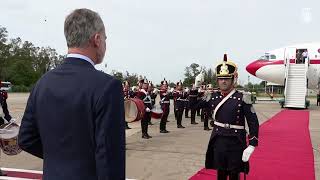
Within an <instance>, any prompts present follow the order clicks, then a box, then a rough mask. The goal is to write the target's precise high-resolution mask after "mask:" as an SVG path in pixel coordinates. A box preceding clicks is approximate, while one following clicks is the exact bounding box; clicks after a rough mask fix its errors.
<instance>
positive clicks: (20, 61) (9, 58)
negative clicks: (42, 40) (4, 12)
mask: <svg viewBox="0 0 320 180" xmlns="http://www.w3.org/2000/svg"><path fill="white" fill-rule="evenodd" d="M64 57H65V56H63V55H59V54H58V53H57V51H56V50H55V49H53V48H51V47H38V46H35V45H34V44H33V43H32V42H29V41H23V40H22V39H21V38H20V37H17V38H12V39H8V31H7V29H6V28H5V27H2V26H0V80H1V81H9V82H11V83H12V84H13V87H12V90H13V91H29V90H30V89H31V88H32V86H33V85H34V84H35V83H36V81H37V80H38V79H39V78H40V77H41V76H42V75H43V74H44V73H46V72H48V71H49V70H51V69H53V68H55V67H57V66H58V65H59V64H61V63H62V61H63V59H64Z"/></svg>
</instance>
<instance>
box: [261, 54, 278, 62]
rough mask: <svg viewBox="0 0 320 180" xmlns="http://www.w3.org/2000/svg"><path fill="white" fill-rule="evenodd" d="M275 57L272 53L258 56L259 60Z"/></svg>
mask: <svg viewBox="0 0 320 180" xmlns="http://www.w3.org/2000/svg"><path fill="white" fill-rule="evenodd" d="M276 58H277V57H276V55H274V54H271V55H269V54H267V55H264V56H261V57H260V58H259V60H266V61H267V60H270V59H276Z"/></svg>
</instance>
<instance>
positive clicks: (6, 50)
mask: <svg viewBox="0 0 320 180" xmlns="http://www.w3.org/2000/svg"><path fill="white" fill-rule="evenodd" d="M64 58H65V55H59V54H58V53H57V51H56V50H55V49H54V48H51V47H38V46H35V45H34V44H33V43H32V42H30V41H23V40H22V39H21V38H20V37H16V38H12V39H9V38H8V31H7V29H6V28H5V27H2V26H0V80H1V81H9V82H11V83H12V85H13V87H12V91H18V92H28V91H30V89H31V88H32V87H33V85H34V84H35V83H36V82H37V80H38V79H39V78H40V77H41V76H42V75H43V74H45V73H46V72H48V71H49V70H51V69H54V68H55V67H57V66H58V65H60V64H61V63H62V62H63V59H64ZM181 73H184V79H183V80H182V81H183V85H184V86H187V87H191V86H192V84H193V83H194V81H195V77H196V76H197V75H198V74H200V73H203V75H204V83H205V84H212V85H213V86H214V87H217V85H216V75H215V72H214V71H213V70H212V69H211V68H206V67H205V66H201V65H199V64H197V63H192V64H191V65H189V66H187V67H185V70H184V72H181ZM111 75H113V76H114V77H115V78H117V79H119V80H120V81H124V80H127V81H129V82H130V84H131V85H132V86H133V85H136V84H137V82H138V80H139V79H140V78H141V77H144V76H142V75H139V74H137V73H129V72H128V71H126V72H125V73H122V72H120V71H117V70H113V71H112V72H111ZM144 78H145V77H144ZM167 81H169V82H170V84H169V85H170V87H174V86H175V83H176V82H172V81H170V80H169V79H167ZM154 84H155V85H156V86H158V87H159V86H160V82H154ZM249 86H253V85H252V84H249Z"/></svg>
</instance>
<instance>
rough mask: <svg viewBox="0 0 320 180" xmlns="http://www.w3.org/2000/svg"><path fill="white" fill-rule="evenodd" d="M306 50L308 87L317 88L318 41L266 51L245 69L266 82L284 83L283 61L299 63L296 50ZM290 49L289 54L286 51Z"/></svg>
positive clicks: (319, 71) (319, 68)
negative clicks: (288, 60)
mask: <svg viewBox="0 0 320 180" xmlns="http://www.w3.org/2000/svg"><path fill="white" fill-rule="evenodd" d="M297 49H298V50H299V49H305V50H307V55H308V58H307V60H306V61H305V65H306V66H307V67H308V68H307V69H308V70H307V78H308V87H307V88H308V89H319V84H320V43H309V44H299V45H294V46H287V47H283V48H279V49H275V50H272V51H269V52H267V53H266V54H265V55H264V56H262V57H261V58H259V59H258V60H255V61H254V62H252V63H250V64H249V65H248V66H247V67H246V70H247V71H248V72H249V73H250V74H252V75H254V76H256V77H258V78H260V79H262V80H265V81H268V82H272V83H276V84H279V85H284V82H285V70H286V67H285V62H286V60H285V59H286V58H287V59H290V64H295V63H299V62H298V60H297V58H296V54H295V52H296V50H297ZM289 51H291V54H290V53H288V52H289ZM293 52H294V53H293ZM288 56H289V57H288Z"/></svg>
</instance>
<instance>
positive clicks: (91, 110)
mask: <svg viewBox="0 0 320 180" xmlns="http://www.w3.org/2000/svg"><path fill="white" fill-rule="evenodd" d="M64 33H65V36H66V40H67V44H68V55H67V58H66V59H65V61H64V63H63V64H62V65H61V66H59V67H57V68H55V69H54V70H51V71H50V72H48V73H46V74H45V75H43V76H42V77H41V79H40V80H39V81H38V82H37V83H36V85H35V87H34V89H33V90H32V92H31V94H30V97H29V99H28V103H27V107H26V110H25V113H24V116H23V119H22V123H21V127H20V133H19V137H18V138H19V140H18V141H19V146H20V147H21V148H22V149H23V150H24V151H26V152H28V153H30V154H32V155H34V156H37V157H39V158H43V159H44V162H43V179H44V180H58V179H59V180H71V179H76V180H89V179H90V180H124V179H125V120H124V102H123V101H124V100H123V92H122V85H121V82H120V81H118V80H116V79H115V78H113V77H112V76H110V75H107V74H105V73H103V72H100V71H98V70H96V69H95V68H94V65H95V64H99V63H101V62H102V60H103V57H104V54H105V51H106V35H105V28H104V24H103V21H102V19H101V18H100V16H99V15H98V14H97V13H96V12H93V11H91V10H88V9H77V10H75V11H73V12H72V13H71V14H70V15H68V16H67V17H66V20H65V24H64Z"/></svg>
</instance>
